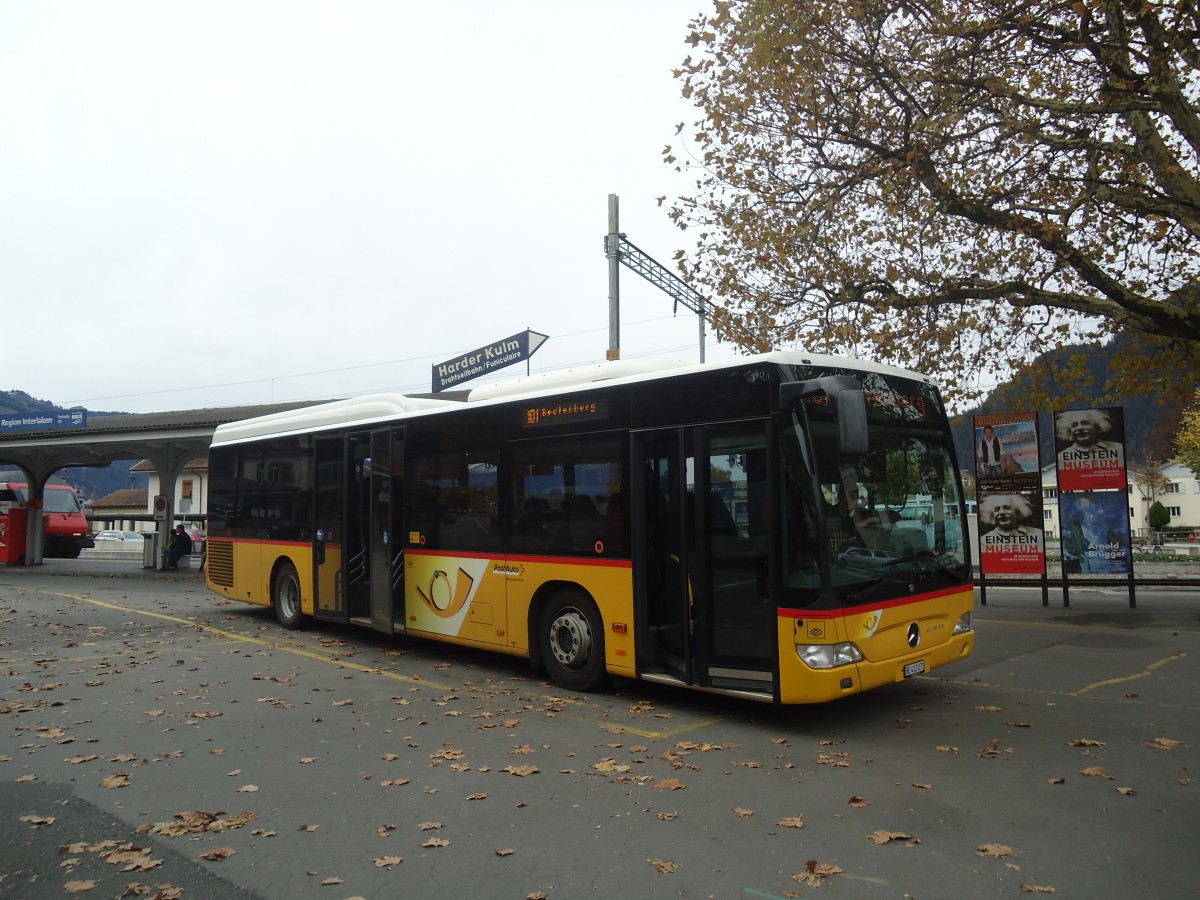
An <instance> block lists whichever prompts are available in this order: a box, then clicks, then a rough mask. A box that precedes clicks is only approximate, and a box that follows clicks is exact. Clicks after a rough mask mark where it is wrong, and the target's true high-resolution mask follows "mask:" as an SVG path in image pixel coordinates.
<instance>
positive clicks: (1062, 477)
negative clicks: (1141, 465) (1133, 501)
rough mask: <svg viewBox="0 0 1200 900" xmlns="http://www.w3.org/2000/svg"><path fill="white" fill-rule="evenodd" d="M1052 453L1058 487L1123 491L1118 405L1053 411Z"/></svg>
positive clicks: (1122, 439)
mask: <svg viewBox="0 0 1200 900" xmlns="http://www.w3.org/2000/svg"><path fill="white" fill-rule="evenodd" d="M1054 452H1055V459H1056V462H1057V468H1058V487H1059V490H1063V491H1103V490H1119V491H1123V490H1125V487H1126V482H1125V419H1124V415H1123V414H1122V410H1121V407H1119V406H1115V407H1106V408H1102V409H1069V410H1066V411H1065V412H1056V413H1055V414H1054Z"/></svg>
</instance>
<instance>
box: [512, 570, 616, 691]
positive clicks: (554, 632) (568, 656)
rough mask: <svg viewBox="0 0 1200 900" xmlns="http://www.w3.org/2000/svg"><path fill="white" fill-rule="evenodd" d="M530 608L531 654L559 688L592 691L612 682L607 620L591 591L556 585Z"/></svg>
mask: <svg viewBox="0 0 1200 900" xmlns="http://www.w3.org/2000/svg"><path fill="white" fill-rule="evenodd" d="M535 600H536V602H535V603H534V604H532V605H531V607H530V624H531V626H532V631H531V633H532V634H534V635H535V636H536V638H535V640H533V641H530V644H531V646H530V655H531V657H532V658H533V660H534V662H535V663H540V664H541V665H543V666H545V667H546V670H547V671H548V672H549V673H550V677H551V679H552V680H553V681H554V683H555V684H557V685H558V686H559V687H563V688H567V689H568V690H575V691H591V690H595V689H597V688H600V687H603V686H604V685H606V684H607V683H608V680H609V679H608V668H607V664H606V662H605V658H604V620H603V618H602V617H601V616H600V609H599V607H597V606H596V602H595V601H594V600H593V599H592V598H591V596H590V595H589V594H588V592H587V591H585V590H583V589H582V588H580V587H579V586H578V585H574V584H570V583H564V582H560V583H556V584H553V585H546V586H544V587H543V590H541V591H539V592H538V596H537V597H536V598H535Z"/></svg>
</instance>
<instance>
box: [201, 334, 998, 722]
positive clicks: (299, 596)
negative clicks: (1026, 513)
mask: <svg viewBox="0 0 1200 900" xmlns="http://www.w3.org/2000/svg"><path fill="white" fill-rule="evenodd" d="M209 467H210V468H209V473H210V487H209V498H208V508H209V513H208V515H209V532H208V563H207V579H208V586H209V587H210V588H211V589H212V590H213V591H216V592H217V593H219V594H221V595H222V596H225V597H229V598H231V599H236V600H242V601H245V602H248V603H253V604H259V605H263V606H271V607H273V608H274V610H275V614H276V616H277V617H278V619H279V621H280V623H282V625H283V626H284V627H287V628H296V627H299V626H300V625H302V624H303V623H304V622H305V620H307V619H309V618H312V619H317V620H322V621H328V622H353V623H358V624H361V625H365V626H368V627H371V628H374V629H376V630H379V631H383V632H386V633H389V634H409V635H414V636H420V637H427V638H433V639H437V640H443V641H449V642H452V643H455V644H462V645H468V646H471V647H478V648H486V649H491V650H495V651H499V652H502V653H508V654H515V655H519V656H524V657H529V658H531V659H532V660H533V661H534V663H535V664H538V665H541V666H544V667H545V668H546V669H547V670H548V671H549V674H550V676H551V677H552V678H553V680H554V681H555V682H556V683H557V684H558V685H560V686H562V687H564V688H568V689H574V690H591V689H594V688H597V687H599V686H601V685H603V684H604V683H605V682H606V681H607V680H608V679H609V677H610V676H614V675H616V676H624V677H627V678H632V679H641V680H645V681H654V682H659V683H668V684H677V685H682V686H687V687H692V688H696V689H700V690H706V691H712V692H716V693H721V694H729V695H735V696H743V697H749V698H753V699H756V700H763V701H768V702H774V703H809V702H819V701H824V700H830V699H832V698H835V697H840V696H844V695H847V694H852V693H855V692H858V691H862V690H866V689H869V688H872V687H875V686H878V685H882V684H887V683H892V682H897V681H901V680H903V679H905V678H909V677H912V676H914V675H919V674H921V673H923V672H927V671H930V670H931V669H933V668H935V667H937V666H941V665H945V664H947V663H951V662H953V661H955V660H958V659H962V658H964V657H966V656H968V655H969V654H970V653H971V650H972V647H973V642H974V632H973V631H972V629H971V610H972V606H973V602H974V600H973V591H972V584H971V567H970V554H969V548H968V545H967V536H966V528H965V514H964V508H963V496H962V487H961V483H960V479H959V475H958V467H957V465H956V463H955V454H954V448H953V445H952V442H951V437H950V431H949V427H948V423H947V420H946V414H945V411H944V408H943V405H942V401H941V399H940V397H939V394H938V391H937V388H936V386H935V385H934V384H933V383H932V382H931V381H930V380H929V379H928V378H925V377H923V376H920V375H918V374H916V373H912V372H907V371H903V370H900V369H894V368H888V367H884V366H879V365H875V364H870V363H865V362H859V361H855V360H849V359H841V358H835V357H820V356H813V355H809V354H803V353H794V352H774V353H768V354H763V355H760V356H755V357H747V358H743V359H741V360H737V361H732V362H726V363H719V364H711V363H710V364H706V365H695V366H672V367H669V368H667V367H663V366H661V365H658V366H655V365H650V364H641V365H631V364H629V363H626V362H609V363H605V364H602V365H601V366H598V367H596V368H595V369H594V370H589V371H587V372H576V373H569V374H562V375H556V376H550V377H547V378H544V379H526V380H523V381H520V382H511V383H507V384H502V385H493V386H488V387H480V388H476V389H474V390H472V391H470V392H469V393H466V394H465V395H462V396H461V398H458V399H446V398H443V397H434V398H429V397H423V398H422V397H408V396H404V395H399V394H390V395H373V396H368V397H361V398H357V399H351V400H343V401H337V402H333V403H327V404H322V405H319V406H313V407H310V408H306V409H300V410H295V411H292V412H285V413H279V414H276V415H270V416H264V417H261V418H257V419H248V420H245V421H241V422H235V423H231V424H228V425H222V426H220V427H219V428H218V429H217V430H216V433H215V435H214V438H213V443H212V449H211V452H210V456H209Z"/></svg>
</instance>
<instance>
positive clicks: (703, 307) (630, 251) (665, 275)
mask: <svg viewBox="0 0 1200 900" xmlns="http://www.w3.org/2000/svg"><path fill="white" fill-rule="evenodd" d="M617 238H618V240H617V247H616V251H617V252H616V256H617V260H618V261H619V262H620V263H621V264H622V265H624V266H626V267H627V268H630V269H632V270H633V271H635V272H637V273H638V274H639V275H641V276H642V277H643V278H645V279H646V280H647V281H649V282H650V283H651V284H652V285H654V286H655V287H656V288H658V289H659V290H660V291H663V292H664V293H666V294H668V295H669V296H670V297H671V299H673V300H674V301H675V309H674V312H675V313H678V312H679V307H680V305H682V306H683V307H685V308H686V309H688V310H691V311H692V312H694V313H695V314H696V317H697V319H699V322H700V362H704V320H705V314H706V312H708V311H710V310H712V309H715V307H714V305H713V304H712V303H711V302H710V301H708V300H706V299H705V298H704V297H702V296H700V294H699V293H697V291H696V290H695V289H694V288H693V287H692V286H691V285H690V284H688V283H687V282H686V281H684V280H683V279H682V278H680V277H679V276H678V275H676V274H675V273H674V272H672V271H671V270H670V269H668V268H667V267H666V266H664V265H663V264H662V263H660V262H658V261H657V260H656V259H654V258H653V257H651V256H650V255H649V254H648V253H646V252H645V251H643V250H641V249H640V248H639V247H637V246H636V245H634V244H633V243H632V242H631V241H630V240H629V239H628V238H627V237H625V234H624V232H621V233H619V234H618V235H617ZM611 239H612V235H611V234H606V235H605V236H604V255H605V256H607V257H609V258H611V255H612V254H611V248H610V242H611Z"/></svg>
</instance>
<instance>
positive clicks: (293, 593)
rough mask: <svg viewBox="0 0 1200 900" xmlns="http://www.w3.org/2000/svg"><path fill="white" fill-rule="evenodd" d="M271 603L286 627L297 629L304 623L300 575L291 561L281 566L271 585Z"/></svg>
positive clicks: (280, 622)
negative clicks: (301, 607) (301, 609)
mask: <svg viewBox="0 0 1200 900" xmlns="http://www.w3.org/2000/svg"><path fill="white" fill-rule="evenodd" d="M271 605H272V606H274V607H275V618H277V619H278V620H279V624H280V625H282V626H283V627H284V628H290V629H292V630H295V629H297V628H299V627H300V626H301V625H303V624H304V613H302V612H301V611H300V576H299V575H297V574H296V567H295V566H293V565H292V564H291V563H290V562H289V563H284V564H283V565H282V566H280V567H279V572H278V573H277V574H276V575H275V581H274V583H273V584H272V585H271Z"/></svg>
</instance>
